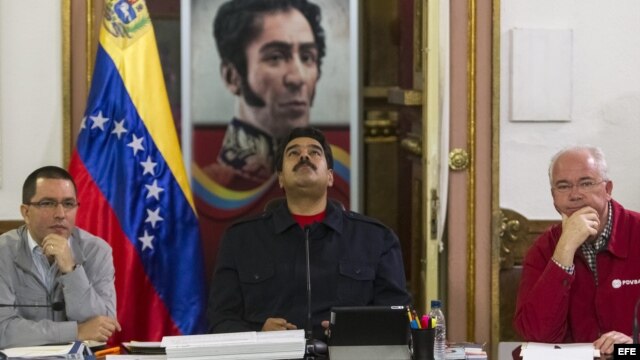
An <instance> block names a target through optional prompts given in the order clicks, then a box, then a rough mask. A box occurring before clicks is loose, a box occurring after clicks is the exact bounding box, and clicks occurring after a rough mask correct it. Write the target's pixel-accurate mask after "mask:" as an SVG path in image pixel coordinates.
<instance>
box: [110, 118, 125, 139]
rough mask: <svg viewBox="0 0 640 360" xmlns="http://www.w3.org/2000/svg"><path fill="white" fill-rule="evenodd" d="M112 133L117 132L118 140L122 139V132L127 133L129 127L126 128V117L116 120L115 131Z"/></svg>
mask: <svg viewBox="0 0 640 360" xmlns="http://www.w3.org/2000/svg"><path fill="white" fill-rule="evenodd" d="M111 133H112V134H116V136H117V137H118V140H120V136H121V135H122V134H126V133H127V129H125V127H124V119H122V120H120V121H116V128H115V129H113V131H112V132H111Z"/></svg>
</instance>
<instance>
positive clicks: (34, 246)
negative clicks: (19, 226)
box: [25, 228, 71, 252]
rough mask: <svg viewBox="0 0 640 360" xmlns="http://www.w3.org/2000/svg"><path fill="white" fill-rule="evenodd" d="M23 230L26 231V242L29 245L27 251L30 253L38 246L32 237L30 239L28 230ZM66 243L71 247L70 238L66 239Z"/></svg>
mask: <svg viewBox="0 0 640 360" xmlns="http://www.w3.org/2000/svg"><path fill="white" fill-rule="evenodd" d="M25 230H26V231H27V242H28V243H29V249H30V250H31V252H33V250H34V249H35V248H36V247H38V246H40V245H38V243H37V242H36V241H35V240H34V239H33V237H31V232H30V231H29V228H26V229H25ZM67 243H68V244H69V246H71V236H70V237H69V238H68V239H67Z"/></svg>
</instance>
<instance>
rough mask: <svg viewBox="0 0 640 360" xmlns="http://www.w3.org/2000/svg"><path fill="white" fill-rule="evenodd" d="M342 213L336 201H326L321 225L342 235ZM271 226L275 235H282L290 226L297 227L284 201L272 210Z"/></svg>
mask: <svg viewBox="0 0 640 360" xmlns="http://www.w3.org/2000/svg"><path fill="white" fill-rule="evenodd" d="M343 211H344V210H342V206H341V205H340V204H338V203H337V202H336V201H332V200H331V199H327V209H326V214H325V217H324V220H322V224H323V225H326V226H327V227H329V228H331V229H333V230H334V231H336V232H337V233H342V221H343V219H342V213H343ZM273 225H274V229H275V232H276V234H279V233H283V232H285V231H286V230H287V229H289V228H290V227H292V226H298V223H297V222H296V221H295V219H294V218H293V216H292V215H291V212H289V208H288V207H287V202H286V201H282V202H281V203H280V204H279V205H278V206H277V207H276V208H275V209H274V210H273Z"/></svg>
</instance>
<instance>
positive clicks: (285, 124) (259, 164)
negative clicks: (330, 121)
mask: <svg viewBox="0 0 640 360" xmlns="http://www.w3.org/2000/svg"><path fill="white" fill-rule="evenodd" d="M213 34H214V38H215V41H216V45H217V48H218V53H219V55H220V58H221V65H220V74H221V77H222V79H223V81H224V82H225V86H226V88H227V89H228V90H229V92H231V93H232V94H234V95H235V96H237V103H236V106H235V116H234V118H233V119H232V120H231V122H230V123H229V125H228V127H227V131H226V133H225V136H224V140H223V143H222V148H221V149H220V151H219V153H218V159H217V161H216V162H215V163H213V164H211V165H208V166H207V167H205V168H204V171H205V172H206V173H207V174H208V175H209V176H210V177H212V178H213V179H214V180H216V182H217V183H218V184H221V185H223V186H230V187H232V188H233V189H236V190H246V189H253V188H255V187H256V186H259V185H262V184H263V183H264V182H266V181H267V180H268V179H269V178H271V176H272V175H273V171H274V170H273V160H274V153H275V150H276V148H277V145H278V142H279V141H280V140H281V139H282V138H283V137H284V136H286V134H287V133H288V132H289V130H291V129H292V128H293V127H297V126H306V125H308V123H309V112H310V109H311V105H312V104H313V98H314V96H315V89H316V83H317V82H318V80H319V78H320V66H321V63H322V58H323V57H324V55H325V36H324V30H323V29H322V26H321V25H320V8H319V7H318V6H317V5H315V4H313V3H311V2H309V1H307V0H271V1H263V0H230V1H228V2H226V3H224V4H223V5H222V6H221V7H220V8H219V10H218V12H217V14H216V17H215V20H214V29H213Z"/></svg>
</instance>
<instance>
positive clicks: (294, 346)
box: [161, 330, 305, 360]
mask: <svg viewBox="0 0 640 360" xmlns="http://www.w3.org/2000/svg"><path fill="white" fill-rule="evenodd" d="M161 345H162V346H163V347H164V348H165V350H166V352H167V358H168V359H183V358H184V359H189V360H199V359H204V358H206V359H212V360H213V359H216V360H223V359H234V360H235V359H237V360H241V359H274V360H275V359H295V358H302V357H303V356H304V348H305V338H304V330H284V331H268V332H255V331H249V332H240V333H226V334H208V335H187V336H165V337H163V338H162V343H161Z"/></svg>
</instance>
